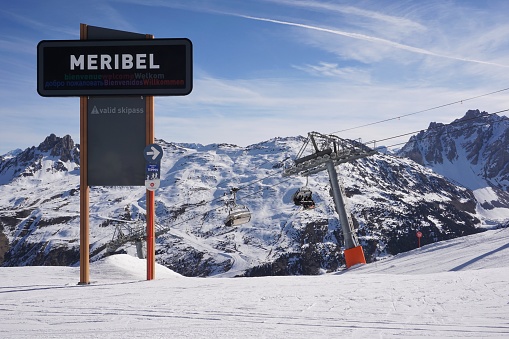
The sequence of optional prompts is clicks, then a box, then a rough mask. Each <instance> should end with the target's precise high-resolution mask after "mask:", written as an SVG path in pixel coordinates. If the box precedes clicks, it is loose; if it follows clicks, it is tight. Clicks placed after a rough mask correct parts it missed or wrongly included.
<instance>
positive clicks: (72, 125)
mask: <svg viewBox="0 0 509 339" xmlns="http://www.w3.org/2000/svg"><path fill="white" fill-rule="evenodd" d="M507 13H509V1H505V0H499V1H497V0H490V1H475V0H474V1H467V0H462V1H447V0H429V1H417V0H415V1H404V0H398V1H396V0H394V1H384V0H372V1H369V0H364V1H332V0H330V1H322V0H321V1H312V0H256V1H251V0H242V1H240V0H216V1H205V0H182V1H180V0H88V1H68V0H45V1H29V0H19V1H3V2H2V6H1V7H0V98H1V104H0V154H4V153H6V152H7V151H9V150H12V149H15V148H21V149H24V148H26V147H30V146H32V145H38V144H39V143H40V142H42V141H43V140H44V138H45V137H46V136H47V135H49V134H50V133H55V134H57V135H58V136H64V135H65V134H70V135H71V136H72V137H73V139H74V140H75V141H76V142H79V99H78V98H43V97H40V96H39V95H38V94H37V91H36V77H37V75H36V71H37V67H36V46H37V43H38V42H39V41H41V40H69V39H79V25H80V23H86V24H89V25H93V26H99V27H105V28H112V29H118V30H124V31H130V32H137V33H146V34H153V35H154V36H155V37H156V38H189V39H190V40H191V41H192V43H193V49H194V50H193V57H194V64H193V68H194V80H193V82H194V86H193V92H192V93H191V94H190V95H188V96H184V97H156V99H155V103H156V106H155V116H156V117H155V134H156V137H158V138H162V139H164V140H166V141H175V142H197V143H202V144H209V143H223V142H224V143H233V144H237V145H239V146H247V145H250V144H254V143H257V142H261V141H264V140H268V139H270V138H273V137H276V136H295V135H306V134H307V132H309V131H317V132H321V133H333V132H338V133H337V135H339V136H340V137H344V138H352V139H358V138H361V139H362V141H365V142H366V141H369V140H381V139H385V138H390V137H392V136H395V135H399V134H403V133H407V132H412V131H417V130H420V129H425V128H426V127H427V126H428V124H429V122H431V121H437V122H444V123H447V122H450V121H452V120H454V119H457V118H459V117H461V116H463V115H464V113H465V112H466V111H467V110H468V109H480V110H485V111H488V112H490V113H491V112H496V111H500V110H504V109H508V108H509V90H508V91H501V92H499V93H496V94H492V95H487V96H482V97H480V98H477V99H472V100H466V99H469V98H473V97H476V96H480V95H483V94H487V93H491V92H495V91H498V90H501V89H505V88H508V87H509V58H508V56H509V21H508V20H507ZM461 100H464V101H463V102H462V103H461V102H459V101H461ZM453 102H459V103H457V104H453V105H446V106H445V107H443V108H440V109H434V110H428V111H426V112H423V113H419V114H410V113H413V112H417V111H421V110H427V109H429V108H432V107H436V106H440V105H444V104H448V103H453ZM409 114H410V115H409ZM402 115H408V116H406V117H402V118H401V119H395V120H390V121H389V122H386V123H380V124H373V125H369V126H365V127H361V128H354V127H358V126H362V125H366V124H370V123H372V122H377V121H380V120H385V119H391V118H393V117H397V116H402ZM352 128H353V129H352ZM346 129H348V130H347V131H345V130H346ZM406 139H408V137H405V138H404V140H406ZM401 141H403V140H402V139H390V140H388V141H386V142H384V144H386V145H393V144H397V143H398V142H401Z"/></svg>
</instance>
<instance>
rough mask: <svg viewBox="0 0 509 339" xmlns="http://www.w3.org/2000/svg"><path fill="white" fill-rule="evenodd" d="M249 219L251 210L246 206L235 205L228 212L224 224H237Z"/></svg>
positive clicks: (246, 221)
mask: <svg viewBox="0 0 509 339" xmlns="http://www.w3.org/2000/svg"><path fill="white" fill-rule="evenodd" d="M250 220H251V212H250V211H249V208H247V206H243V205H236V206H234V207H233V208H232V209H231V210H230V213H229V214H228V217H227V218H226V220H225V222H224V224H225V226H238V225H242V224H245V223H248V222H249V221H250Z"/></svg>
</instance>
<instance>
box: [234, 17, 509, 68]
mask: <svg viewBox="0 0 509 339" xmlns="http://www.w3.org/2000/svg"><path fill="white" fill-rule="evenodd" d="M237 16H239V17H241V18H245V19H251V20H257V21H265V22H272V23H275V24H281V25H287V26H295V27H301V28H307V29H312V30H315V31H320V32H327V33H331V34H336V35H342V36H346V37H349V38H353V39H359V40H365V41H371V42H378V43H382V44H385V45H389V46H392V47H394V48H398V49H402V50H405V51H409V52H413V53H419V54H424V55H430V56H435V57H439V58H447V59H452V60H457V61H465V62H473V63H477V64H483V65H490V66H498V67H504V68H509V66H507V65H502V64H497V63H493V62H487V61H481V60H474V59H467V58H460V57H455V56H450V55H445V54H439V53H435V52H431V51H428V50H425V49H422V48H417V47H412V46H408V45H403V44H400V43H397V42H394V41H390V40H386V39H381V38H377V37H373V36H369V35H364V34H359V33H350V32H344V31H338V30H334V29H329V28H323V27H317V26H310V25H305V24H299V23H295V22H287V21H280V20H274V19H267V18H258V17H254V16H248V15H241V14H237Z"/></svg>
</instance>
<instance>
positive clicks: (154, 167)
mask: <svg viewBox="0 0 509 339" xmlns="http://www.w3.org/2000/svg"><path fill="white" fill-rule="evenodd" d="M143 156H144V157H145V160H146V161H147V163H146V164H147V166H146V167H145V188H146V189H147V190H149V191H155V190H156V189H158V188H159V186H160V184H161V158H162V157H163V149H162V148H161V146H159V145H157V144H150V145H148V146H147V147H145V149H144V150H143Z"/></svg>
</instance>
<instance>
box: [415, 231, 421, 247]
mask: <svg viewBox="0 0 509 339" xmlns="http://www.w3.org/2000/svg"><path fill="white" fill-rule="evenodd" d="M416 235H417V242H418V244H419V248H421V238H422V232H421V231H417V233H416Z"/></svg>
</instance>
